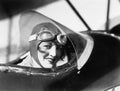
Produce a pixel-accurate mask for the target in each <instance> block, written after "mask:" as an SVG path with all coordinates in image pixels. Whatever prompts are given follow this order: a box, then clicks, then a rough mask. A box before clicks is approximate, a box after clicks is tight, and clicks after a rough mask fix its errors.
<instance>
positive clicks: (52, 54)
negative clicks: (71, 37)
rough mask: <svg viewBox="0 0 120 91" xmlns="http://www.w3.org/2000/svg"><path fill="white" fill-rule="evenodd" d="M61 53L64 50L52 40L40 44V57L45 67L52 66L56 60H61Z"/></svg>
mask: <svg viewBox="0 0 120 91" xmlns="http://www.w3.org/2000/svg"><path fill="white" fill-rule="evenodd" d="M61 55H62V50H61V49H60V48H59V47H58V46H57V45H56V44H55V43H54V42H52V41H49V42H41V43H40V44H39V45H38V58H39V61H40V63H41V65H42V66H43V67H44V68H52V67H53V63H54V61H56V60H59V59H60V57H61Z"/></svg>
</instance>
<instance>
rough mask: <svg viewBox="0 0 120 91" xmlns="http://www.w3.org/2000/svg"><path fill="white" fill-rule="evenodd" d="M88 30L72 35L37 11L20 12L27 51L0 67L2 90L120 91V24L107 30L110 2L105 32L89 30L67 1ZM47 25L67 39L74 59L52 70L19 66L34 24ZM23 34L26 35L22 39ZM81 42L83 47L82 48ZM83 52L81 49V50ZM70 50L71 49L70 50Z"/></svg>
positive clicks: (0, 85)
mask: <svg viewBox="0 0 120 91" xmlns="http://www.w3.org/2000/svg"><path fill="white" fill-rule="evenodd" d="M66 1H67V2H68V4H69V5H70V6H71V8H72V9H73V10H74V11H75V13H76V14H77V15H78V17H80V19H81V21H83V23H84V24H85V26H86V27H87V28H88V31H82V32H75V31H73V30H71V29H69V28H67V27H65V26H64V25H62V24H60V23H58V22H57V21H55V20H53V19H51V18H49V17H47V16H45V15H43V14H41V13H39V12H37V11H35V10H34V11H33V10H32V11H31V10H27V11H25V12H22V13H21V17H20V29H21V30H22V32H21V34H22V37H21V40H22V42H23V43H25V45H26V47H27V48H28V49H26V50H24V52H23V55H21V56H19V57H18V58H17V59H15V60H13V61H10V62H8V63H5V64H0V90H1V91H73V90H74V91H119V90H120V72H119V71H120V32H119V28H120V25H119V23H117V25H114V26H112V27H111V28H109V27H110V24H109V23H110V21H109V3H110V0H108V14H107V19H106V20H107V21H106V26H105V27H106V28H105V31H103V30H97V31H92V30H91V28H90V27H89V26H88V25H87V23H86V22H85V21H84V19H83V18H82V17H81V16H80V14H79V13H78V12H77V11H76V9H75V8H74V7H73V6H72V3H71V2H70V1H69V0H66ZM44 22H49V23H52V24H54V25H55V26H56V27H58V28H59V29H61V30H62V31H63V32H64V34H66V35H67V37H69V39H70V41H71V43H72V44H71V46H72V48H73V49H71V50H73V51H74V53H73V55H74V56H75V58H76V59H75V60H72V61H71V62H70V64H66V65H62V66H61V67H59V68H57V67H56V69H55V70H51V69H48V70H46V69H44V68H34V67H27V66H20V65H18V64H19V63H20V62H22V61H23V60H24V59H25V58H26V56H27V54H28V53H29V41H28V40H29V36H30V33H31V32H32V28H33V27H34V25H36V24H40V23H44ZM26 31H27V32H28V31H29V33H28V35H27V36H25V35H26V34H25V33H26ZM81 42H83V43H84V46H83V47H82V48H81ZM81 49H82V50H81ZM69 50H70V49H69Z"/></svg>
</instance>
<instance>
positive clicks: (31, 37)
mask: <svg viewBox="0 0 120 91" xmlns="http://www.w3.org/2000/svg"><path fill="white" fill-rule="evenodd" d="M36 38H37V35H36V34H33V35H31V36H30V37H29V41H33V40H36Z"/></svg>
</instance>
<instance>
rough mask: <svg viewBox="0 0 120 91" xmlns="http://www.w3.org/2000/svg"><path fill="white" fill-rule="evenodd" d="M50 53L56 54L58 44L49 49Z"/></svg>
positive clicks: (51, 54)
mask: <svg viewBox="0 0 120 91" xmlns="http://www.w3.org/2000/svg"><path fill="white" fill-rule="evenodd" d="M49 55H50V56H53V57H55V56H56V46H52V47H51V49H50V50H49Z"/></svg>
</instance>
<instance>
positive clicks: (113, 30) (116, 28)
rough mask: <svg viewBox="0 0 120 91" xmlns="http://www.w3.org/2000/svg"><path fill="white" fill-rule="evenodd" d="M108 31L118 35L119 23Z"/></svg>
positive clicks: (119, 34) (119, 30) (119, 33)
mask: <svg viewBox="0 0 120 91" xmlns="http://www.w3.org/2000/svg"><path fill="white" fill-rule="evenodd" d="M110 33H114V34H116V35H118V36H120V24H118V25H116V26H115V27H113V28H112V29H111V30H110Z"/></svg>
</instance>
